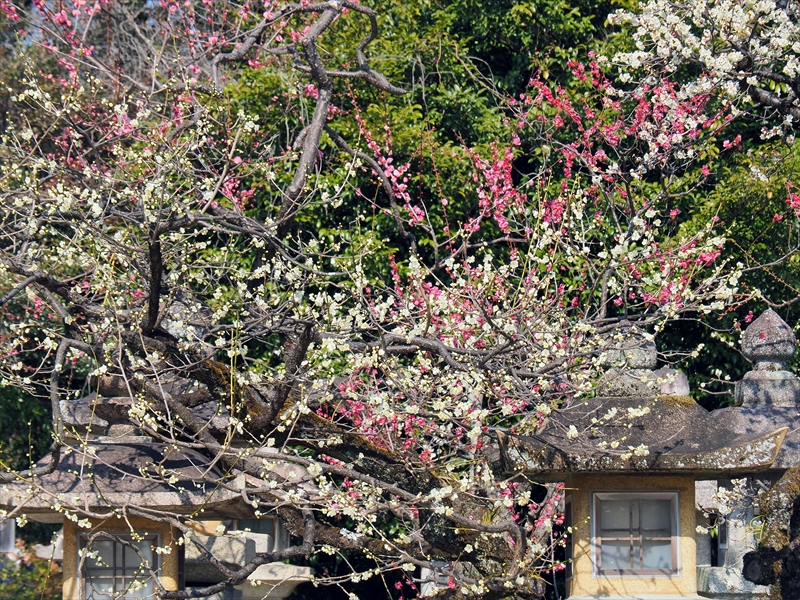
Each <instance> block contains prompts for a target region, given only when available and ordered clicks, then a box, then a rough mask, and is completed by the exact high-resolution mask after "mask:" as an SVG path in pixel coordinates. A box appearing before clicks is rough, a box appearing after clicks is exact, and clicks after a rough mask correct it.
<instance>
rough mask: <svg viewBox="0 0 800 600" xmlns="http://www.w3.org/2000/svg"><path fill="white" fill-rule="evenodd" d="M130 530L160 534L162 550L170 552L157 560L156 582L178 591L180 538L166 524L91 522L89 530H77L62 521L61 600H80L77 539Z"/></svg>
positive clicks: (139, 520)
mask: <svg viewBox="0 0 800 600" xmlns="http://www.w3.org/2000/svg"><path fill="white" fill-rule="evenodd" d="M131 529H133V531H135V532H136V533H141V534H144V533H158V534H160V540H161V541H160V544H161V547H166V546H169V547H170V548H172V552H171V553H169V554H160V555H159V556H158V559H159V563H158V564H159V574H160V577H159V580H160V581H161V584H162V585H163V586H164V588H165V589H167V590H170V591H172V590H177V589H178V582H179V578H180V574H179V573H180V572H179V564H178V561H179V557H178V554H179V552H178V546H177V544H176V542H177V541H178V539H179V538H180V533H179V532H178V531H177V530H175V529H173V528H172V527H171V526H170V525H169V524H166V523H158V522H156V521H150V520H148V519H141V518H136V517H130V518H128V519H126V520H122V519H106V520H103V521H98V520H92V528H91V529H84V528H81V527H78V526H77V525H76V524H75V523H74V522H73V521H70V520H69V519H64V563H63V571H64V573H63V576H64V600H80V589H81V586H79V585H78V536H79V535H80V534H92V533H96V532H98V531H107V532H108V533H119V534H130V533H131Z"/></svg>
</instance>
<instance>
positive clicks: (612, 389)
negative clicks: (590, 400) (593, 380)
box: [597, 369, 661, 397]
mask: <svg viewBox="0 0 800 600" xmlns="http://www.w3.org/2000/svg"><path fill="white" fill-rule="evenodd" d="M660 391H661V384H660V383H659V382H658V377H657V376H656V375H655V373H654V372H653V371H650V370H649V369H609V370H608V371H606V372H605V374H604V375H603V377H602V378H601V379H600V381H599V382H598V383H597V393H598V394H601V395H603V396H619V397H624V396H634V397H641V396H655V395H656V394H658V393H659V392H660Z"/></svg>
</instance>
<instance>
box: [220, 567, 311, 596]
mask: <svg viewBox="0 0 800 600" xmlns="http://www.w3.org/2000/svg"><path fill="white" fill-rule="evenodd" d="M310 578H311V569H310V568H309V567H297V566H294V565H287V564H284V563H277V562H276V563H269V564H266V565H261V566H260V567H258V568H257V569H256V570H255V571H253V574H252V575H250V577H248V578H247V583H244V584H242V585H237V586H236V588H237V589H238V590H240V591H241V594H242V595H241V596H240V597H241V598H242V600H261V599H262V598H287V597H289V596H290V595H291V594H292V592H293V591H294V588H296V587H297V586H298V585H300V584H301V583H305V582H306V581H309V580H310Z"/></svg>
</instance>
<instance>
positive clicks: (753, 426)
mask: <svg viewBox="0 0 800 600" xmlns="http://www.w3.org/2000/svg"><path fill="white" fill-rule="evenodd" d="M711 415H713V417H714V418H715V419H717V420H718V421H719V422H720V423H722V424H724V426H725V427H727V428H728V429H729V430H730V431H731V432H733V433H734V434H736V435H764V434H765V433H768V432H770V431H774V430H775V429H778V428H782V427H786V428H787V429H788V432H787V433H786V437H785V438H784V440H783V444H781V449H780V451H779V452H778V456H777V458H776V459H775V462H774V463H773V464H772V466H771V467H770V470H771V471H784V470H786V469H788V468H790V467H793V466H794V465H796V464H798V463H800V412H798V409H797V407H796V406H769V407H764V406H741V407H739V406H736V407H730V408H721V409H719V410H715V411H713V412H712V413H711Z"/></svg>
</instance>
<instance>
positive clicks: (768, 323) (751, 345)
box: [742, 308, 797, 370]
mask: <svg viewBox="0 0 800 600" xmlns="http://www.w3.org/2000/svg"><path fill="white" fill-rule="evenodd" d="M796 346H797V339H796V338H795V335H794V332H793V331H792V328H791V327H789V326H788V325H787V324H786V322H785V321H784V320H783V319H781V318H780V317H779V316H778V313H776V312H775V311H774V310H772V309H771V308H770V309H767V310H766V311H765V312H764V313H763V314H762V315H761V316H760V317H758V318H757V319H756V320H755V321H753V322H752V323H750V325H749V326H748V327H747V329H746V330H745V332H744V334H743V335H742V354H744V356H745V358H747V359H748V360H750V361H752V362H754V363H756V369H757V370H782V367H783V365H785V364H786V362H787V361H788V360H789V359H791V358H792V356H794V352H795V349H796Z"/></svg>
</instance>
